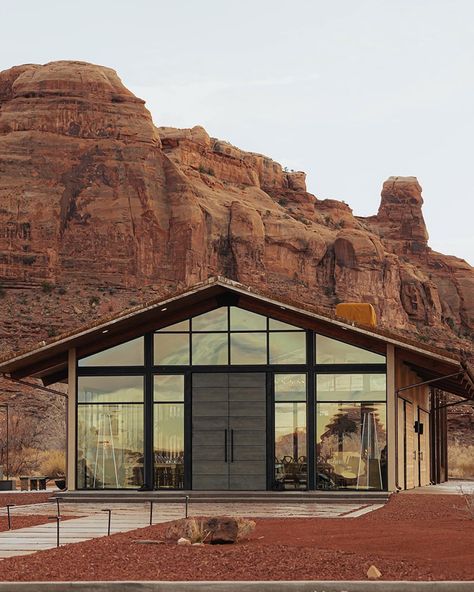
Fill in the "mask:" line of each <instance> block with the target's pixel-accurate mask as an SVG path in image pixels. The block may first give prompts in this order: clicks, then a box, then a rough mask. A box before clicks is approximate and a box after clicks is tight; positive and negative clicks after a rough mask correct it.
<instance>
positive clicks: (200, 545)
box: [191, 543, 204, 547]
mask: <svg viewBox="0 0 474 592" xmlns="http://www.w3.org/2000/svg"><path fill="white" fill-rule="evenodd" d="M191 546H192V547H204V543H193V544H192V545H191Z"/></svg>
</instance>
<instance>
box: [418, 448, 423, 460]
mask: <svg viewBox="0 0 474 592" xmlns="http://www.w3.org/2000/svg"><path fill="white" fill-rule="evenodd" d="M418 458H419V459H420V460H423V450H420V452H419V453H418Z"/></svg>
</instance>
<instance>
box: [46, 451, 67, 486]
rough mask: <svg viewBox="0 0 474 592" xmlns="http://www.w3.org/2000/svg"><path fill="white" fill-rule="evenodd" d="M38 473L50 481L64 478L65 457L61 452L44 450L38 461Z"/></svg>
mask: <svg viewBox="0 0 474 592" xmlns="http://www.w3.org/2000/svg"><path fill="white" fill-rule="evenodd" d="M40 471H41V473H42V474H43V475H47V476H48V477H50V478H51V479H58V478H59V477H64V475H65V474H66V455H65V453H64V451H63V450H46V451H45V452H43V454H42V456H41V461H40Z"/></svg>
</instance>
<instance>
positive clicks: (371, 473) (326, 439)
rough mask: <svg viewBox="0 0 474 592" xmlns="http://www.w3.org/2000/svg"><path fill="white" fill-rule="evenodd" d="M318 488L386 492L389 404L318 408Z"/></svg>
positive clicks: (323, 406) (333, 404) (341, 405)
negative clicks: (386, 406) (386, 407)
mask: <svg viewBox="0 0 474 592" xmlns="http://www.w3.org/2000/svg"><path fill="white" fill-rule="evenodd" d="M316 408H317V409H316V418H317V442H316V485H317V488H318V489H348V488H351V489H386V487H387V433H386V410H385V404H380V403H379V404H370V403H352V404H351V403H348V404H345V403H320V404H318V405H317V406H316Z"/></svg>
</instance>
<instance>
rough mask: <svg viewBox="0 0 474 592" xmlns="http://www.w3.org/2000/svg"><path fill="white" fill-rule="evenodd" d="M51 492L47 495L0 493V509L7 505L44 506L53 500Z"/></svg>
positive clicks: (46, 493)
mask: <svg viewBox="0 0 474 592" xmlns="http://www.w3.org/2000/svg"><path fill="white" fill-rule="evenodd" d="M51 497H52V495H51V492H45V493H29V492H27V491H25V492H24V493H0V508H3V507H5V506H6V505H7V504H15V505H16V506H24V505H26V504H43V503H44V502H47V501H49V500H50V499H51Z"/></svg>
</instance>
